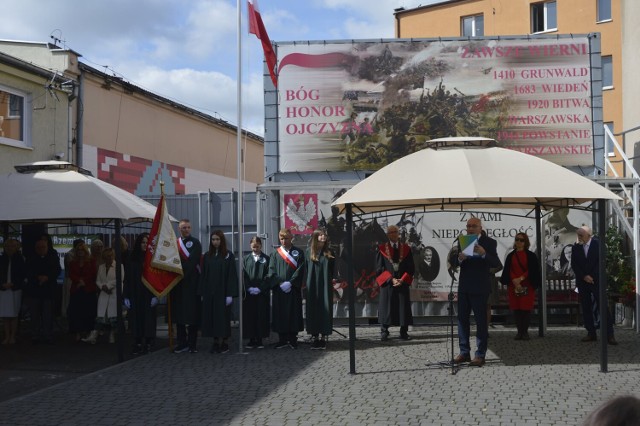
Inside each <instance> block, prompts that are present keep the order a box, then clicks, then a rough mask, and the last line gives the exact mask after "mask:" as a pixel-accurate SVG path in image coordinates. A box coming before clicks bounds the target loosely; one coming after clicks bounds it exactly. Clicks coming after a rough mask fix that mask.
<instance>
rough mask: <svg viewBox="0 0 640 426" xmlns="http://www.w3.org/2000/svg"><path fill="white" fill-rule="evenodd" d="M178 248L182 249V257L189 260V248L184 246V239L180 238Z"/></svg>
mask: <svg viewBox="0 0 640 426" xmlns="http://www.w3.org/2000/svg"><path fill="white" fill-rule="evenodd" d="M178 248H179V249H180V257H182V258H183V259H188V258H189V250H187V247H186V246H185V245H184V241H183V239H182V238H178Z"/></svg>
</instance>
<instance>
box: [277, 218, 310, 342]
mask: <svg viewBox="0 0 640 426" xmlns="http://www.w3.org/2000/svg"><path fill="white" fill-rule="evenodd" d="M278 237H279V238H280V244H281V245H280V247H278V249H277V250H275V251H274V252H273V253H272V254H271V258H270V260H269V278H270V280H271V288H272V290H273V300H272V307H273V319H272V324H271V327H272V329H273V331H274V332H276V333H278V343H277V344H276V346H275V347H276V349H282V348H285V347H291V348H292V349H296V348H297V347H298V341H297V339H298V337H297V336H298V332H299V331H303V330H304V321H303V319H302V284H303V280H304V273H303V272H304V266H305V258H304V251H303V250H300V249H299V248H297V247H295V246H294V245H293V244H292V241H291V238H292V236H291V231H289V230H288V229H282V230H280V232H279V233H278Z"/></svg>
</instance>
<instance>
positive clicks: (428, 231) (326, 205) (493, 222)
mask: <svg viewBox="0 0 640 426" xmlns="http://www.w3.org/2000/svg"><path fill="white" fill-rule="evenodd" d="M314 191H315V192H314V193H313V194H312V193H310V192H311V191H310V190H306V191H301V192H296V193H291V192H290V193H286V194H282V195H281V197H282V202H283V203H284V206H287V205H288V204H289V201H288V200H296V201H294V205H295V204H296V203H297V205H298V208H303V209H305V207H303V206H307V205H309V201H310V200H313V202H314V204H315V205H314V209H317V210H314V213H315V219H316V226H315V227H313V229H315V228H316V227H322V228H324V229H326V230H327V234H328V236H329V241H330V244H331V248H332V250H333V251H334V253H335V254H336V257H337V262H338V283H337V284H336V285H335V287H334V289H335V300H334V301H335V303H334V315H335V316H336V317H345V316H347V312H348V311H347V292H346V291H345V289H346V288H347V282H346V277H347V264H346V259H345V258H344V257H343V256H342V254H343V249H344V242H345V238H346V220H345V218H344V216H342V215H339V214H338V213H339V212H338V210H337V209H332V208H331V202H332V201H333V200H335V199H337V198H338V197H339V196H340V195H342V193H343V191H344V190H335V189H327V190H321V191H317V190H314ZM285 200H287V201H285ZM303 201H305V202H306V204H304V203H303ZM285 209H286V207H285ZM310 212H311V210H310ZM527 213H530V211H529V210H508V211H505V210H483V211H466V212H460V211H458V212H441V211H434V212H430V213H425V214H422V213H414V212H402V211H397V212H389V213H385V214H380V215H367V216H364V217H363V218H362V219H361V220H358V221H356V222H355V223H354V230H353V235H354V238H353V240H354V250H353V267H354V274H355V277H354V279H355V285H356V294H357V307H356V315H357V316H359V317H360V316H362V317H375V316H377V309H378V294H379V288H378V285H377V284H376V281H375V278H376V277H375V257H376V248H377V246H378V244H380V243H383V242H385V241H387V236H386V229H387V227H388V226H389V225H397V226H398V227H399V228H400V234H401V239H402V240H403V241H406V242H407V243H408V244H409V245H410V246H411V249H412V253H413V259H414V263H415V266H416V273H415V276H414V281H413V284H412V285H411V301H412V310H413V314H414V315H445V314H446V306H445V305H446V304H445V303H433V302H446V301H447V300H448V299H447V298H448V294H449V291H450V289H451V285H452V279H454V278H455V279H456V280H457V278H458V274H457V273H456V272H452V271H449V270H448V268H447V255H448V253H449V250H451V248H452V246H453V244H454V242H455V240H456V238H457V237H458V236H459V235H461V233H464V232H465V227H466V222H467V220H468V219H469V218H470V217H471V216H475V217H478V218H480V219H481V220H482V224H483V229H484V230H485V231H486V232H487V234H488V235H489V236H490V237H491V238H494V239H495V240H496V241H497V242H498V256H499V257H500V259H501V260H502V261H504V258H505V257H506V255H507V253H508V252H509V251H510V250H511V249H512V247H513V243H514V238H515V236H516V234H517V233H518V232H525V233H526V234H527V235H528V236H529V238H530V242H531V247H532V250H534V251H535V247H536V239H535V227H536V224H535V220H534V219H533V218H525V217H518V216H514V215H525V214H527ZM286 215H287V213H285V217H284V218H283V223H284V224H285V226H286V224H287V223H288V222H287V219H286ZM309 216H311V213H309ZM300 223H302V222H300ZM308 223H309V222H306V224H305V225H308ZM590 223H591V216H590V214H589V213H587V212H584V211H580V210H569V209H560V210H556V211H554V212H553V213H551V214H549V215H547V217H546V227H545V230H544V234H543V235H544V241H543V251H544V254H543V258H544V262H545V263H546V272H547V278H563V279H572V278H573V272H572V271H571V265H570V262H571V245H572V244H573V243H574V242H575V241H576V233H575V231H576V229H577V228H578V227H580V226H581V225H584V224H590ZM313 229H311V227H308V226H304V227H302V229H301V228H296V227H291V230H292V233H293V235H294V241H293V243H294V244H295V245H296V246H297V247H299V248H306V247H307V246H308V243H309V239H310V234H311V232H312V231H313ZM496 275H497V276H498V277H499V276H500V275H501V273H500V272H498V273H497V274H496ZM457 286H458V283H457V281H455V282H453V291H454V292H455V291H457Z"/></svg>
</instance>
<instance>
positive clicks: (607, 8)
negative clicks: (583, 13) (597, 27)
mask: <svg viewBox="0 0 640 426" xmlns="http://www.w3.org/2000/svg"><path fill="white" fill-rule="evenodd" d="M596 1H597V2H598V17H597V19H598V22H602V21H610V20H611V0H596Z"/></svg>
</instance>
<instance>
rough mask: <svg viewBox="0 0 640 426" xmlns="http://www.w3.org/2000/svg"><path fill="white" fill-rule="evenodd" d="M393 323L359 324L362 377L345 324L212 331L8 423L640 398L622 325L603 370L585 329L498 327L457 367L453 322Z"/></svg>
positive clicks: (93, 379)
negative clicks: (325, 333)
mask: <svg viewBox="0 0 640 426" xmlns="http://www.w3.org/2000/svg"><path fill="white" fill-rule="evenodd" d="M337 330H338V331H340V332H343V333H346V332H347V329H346V328H344V327H341V328H338V329H337ZM391 331H392V339H391V340H390V341H389V342H385V343H381V342H379V341H378V337H379V333H378V328H377V327H375V326H371V327H369V326H362V327H358V328H357V335H358V341H357V351H356V369H357V374H356V375H350V374H349V350H348V348H349V345H348V340H346V339H342V338H341V337H340V336H338V335H335V334H334V335H333V336H332V339H331V340H330V341H329V344H328V349H327V350H326V351H314V350H310V349H309V345H305V344H301V345H300V346H299V349H297V350H292V349H278V350H276V349H273V348H272V347H269V346H268V347H267V348H265V349H253V350H248V351H247V353H246V354H238V353H237V344H235V343H233V344H232V351H231V352H229V353H227V354H210V353H208V348H209V344H210V340H208V339H201V345H200V348H199V349H200V352H199V353H197V354H189V353H183V354H173V353H170V352H169V351H168V350H166V349H164V350H159V351H156V352H154V353H153V354H151V355H146V356H143V357H137V358H134V359H131V360H128V361H127V362H124V363H122V364H118V365H115V366H112V367H109V368H106V369H103V370H100V371H97V372H94V373H91V374H88V375H83V376H81V377H77V378H73V379H71V380H68V381H65V382H63V383H60V384H57V385H54V386H51V387H47V388H45V389H42V390H39V391H36V392H33V393H30V394H27V395H24V396H21V397H18V398H14V399H9V400H5V401H3V402H0V424H2V425H87V424H92V425H113V424H118V425H164V424H171V425H191V424H193V425H200V424H203V425H214V424H233V425H256V424H260V425H263V424H264V425H324V424H332V425H333V424H341V425H343V424H349V425H384V424H410V425H454V424H455V425H461V424H473V425H477V424H480V425H578V424H580V422H581V421H582V420H583V419H584V417H585V416H586V415H587V414H588V413H589V412H590V411H591V410H593V409H594V408H595V407H596V406H598V405H599V404H600V403H602V402H603V401H605V400H607V399H608V398H610V397H612V396H615V395H622V394H629V393H631V394H635V395H636V396H640V386H639V385H638V384H639V383H640V337H639V336H638V335H637V334H636V333H635V332H634V331H633V330H630V329H620V328H618V329H617V330H616V338H617V339H618V341H619V343H620V345H619V346H615V347H613V346H609V372H608V373H600V372H599V368H600V365H599V360H598V354H599V347H598V344H594V343H582V342H580V341H579V340H580V338H581V337H583V335H584V330H583V329H581V328H578V327H575V326H569V327H550V329H549V330H548V332H547V335H546V336H545V337H544V338H538V337H535V336H533V338H532V340H530V341H514V340H513V336H514V334H515V332H514V330H513V329H511V328H508V327H501V326H499V327H498V328H496V329H492V330H491V332H490V335H491V338H490V341H489V353H488V354H487V364H486V365H485V366H484V367H482V368H474V367H466V366H463V367H462V368H461V369H460V370H459V371H458V372H457V374H455V375H452V374H450V372H451V369H450V368H449V367H445V368H442V367H441V366H440V363H441V362H442V361H447V360H449V359H450V358H451V354H450V343H449V340H448V329H447V327H444V326H420V327H414V328H413V330H412V331H411V335H412V337H413V340H411V341H408V342H404V341H401V340H399V339H398V338H397V337H398V328H397V327H396V328H392V329H391ZM234 332H235V330H234ZM274 339H275V336H273V335H272V341H271V343H274V341H275V340H274ZM454 347H455V350H456V351H457V341H456V342H455V345H454ZM472 350H475V345H474V344H472ZM456 353H457V352H456Z"/></svg>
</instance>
